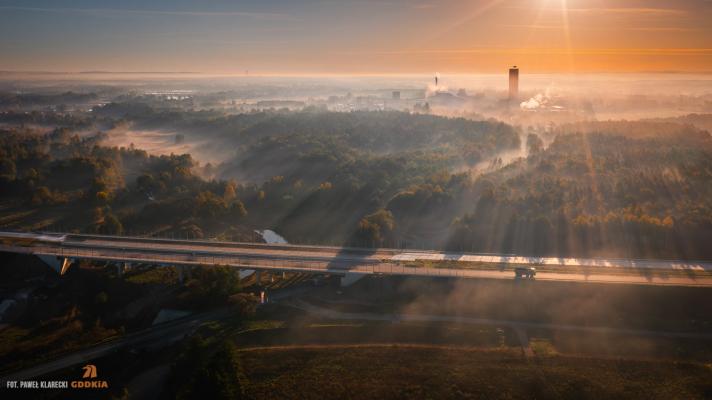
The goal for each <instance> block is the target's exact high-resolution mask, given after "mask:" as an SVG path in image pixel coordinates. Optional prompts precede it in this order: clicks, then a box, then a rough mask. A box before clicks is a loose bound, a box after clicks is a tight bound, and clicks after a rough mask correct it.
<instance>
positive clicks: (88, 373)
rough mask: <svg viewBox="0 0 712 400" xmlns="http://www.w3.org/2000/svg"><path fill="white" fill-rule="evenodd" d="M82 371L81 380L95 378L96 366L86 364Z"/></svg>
mask: <svg viewBox="0 0 712 400" xmlns="http://www.w3.org/2000/svg"><path fill="white" fill-rule="evenodd" d="M82 369H83V370H84V375H83V376H82V378H96V365H93V364H87V365H85V366H84V367H83V368H82Z"/></svg>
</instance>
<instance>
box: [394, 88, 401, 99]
mask: <svg viewBox="0 0 712 400" xmlns="http://www.w3.org/2000/svg"><path fill="white" fill-rule="evenodd" d="M393 100H400V92H399V91H397V90H395V91H393Z"/></svg>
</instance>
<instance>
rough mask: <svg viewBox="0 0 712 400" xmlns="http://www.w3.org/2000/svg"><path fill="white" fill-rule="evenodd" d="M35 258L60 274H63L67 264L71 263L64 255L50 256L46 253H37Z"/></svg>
mask: <svg viewBox="0 0 712 400" xmlns="http://www.w3.org/2000/svg"><path fill="white" fill-rule="evenodd" d="M37 258H39V259H40V260H42V262H44V263H45V264H47V265H48V266H49V267H50V268H52V269H53V270H55V271H56V272H57V273H58V274H59V275H60V276H61V275H64V274H65V273H66V272H67V270H68V269H69V266H70V265H71V264H72V260H71V259H69V258H64V257H57V256H51V255H46V254H37Z"/></svg>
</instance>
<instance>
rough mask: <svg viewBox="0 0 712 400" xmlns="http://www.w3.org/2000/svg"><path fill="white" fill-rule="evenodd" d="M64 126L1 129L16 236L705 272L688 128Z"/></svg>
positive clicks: (401, 121) (324, 118) (112, 109)
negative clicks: (167, 145)
mask: <svg viewBox="0 0 712 400" xmlns="http://www.w3.org/2000/svg"><path fill="white" fill-rule="evenodd" d="M57 114H58V115H54V114H53V113H50V112H43V113H40V114H38V113H35V114H34V116H35V119H34V120H33V121H32V122H31V123H30V122H26V123H22V124H17V123H15V124H12V123H6V124H5V125H4V127H3V128H1V131H0V187H1V189H2V191H3V193H6V195H4V196H3V203H2V209H0V224H2V225H3V226H4V228H6V229H35V230H42V229H49V230H63V231H80V232H103V233H123V234H147V235H161V236H174V237H195V238H221V239H230V240H255V239H256V237H255V235H254V230H262V229H273V230H275V231H277V232H279V233H280V234H281V235H282V236H284V237H285V238H286V239H287V240H288V241H289V242H290V243H321V244H332V245H353V246H365V247H381V246H385V247H412V248H433V249H447V250H453V251H480V252H499V253H517V254H525V255H555V256H596V255H601V256H602V255H606V256H626V257H627V256H636V257H674V258H709V257H711V256H712V253H711V252H710V251H711V250H709V249H708V248H707V247H708V246H706V244H705V243H704V240H703V238H705V237H709V235H710V234H712V200H710V199H711V198H712V196H710V195H711V194H712V193H710V190H712V189H711V188H712V185H710V182H712V137H710V134H709V133H708V132H707V131H704V130H701V129H699V128H697V127H694V126H693V125H688V124H686V123H685V122H684V121H683V122H681V121H677V120H676V121H669V120H660V121H658V120H647V121H608V122H586V123H578V124H563V125H557V126H554V127H551V128H550V129H547V130H546V131H545V132H542V131H541V130H536V129H531V127H530V128H528V129H525V128H524V127H520V126H512V125H508V124H505V123H502V122H498V121H495V120H486V121H472V120H466V119H463V118H446V117H439V116H435V115H427V114H412V113H406V112H397V111H357V112H347V113H343V112H329V111H325V110H322V109H316V108H307V109H305V110H302V111H288V110H284V109H282V110H271V111H254V112H247V113H242V114H236V115H226V114H222V113H219V112H215V111H180V110H165V109H156V108H153V107H151V106H150V105H148V104H144V103H130V102H129V103H109V104H107V105H105V106H102V107H97V108H96V110H95V112H94V113H92V114H82V116H81V117H77V116H74V117H72V118H65V119H63V118H61V117H60V115H61V113H57ZM23 115H25V117H24V118H28V117H27V116H28V115H30V116H32V115H31V114H23ZM4 118H5V121H6V122H10V121H11V120H9V119H8V118H9V117H8V115H7V114H6V115H4ZM695 118H696V119H701V118H702V119H704V117H702V116H695ZM117 126H130V129H133V130H142V129H143V130H148V129H163V130H165V131H168V132H175V138H176V142H180V143H183V142H185V143H186V144H188V145H190V146H194V147H192V148H195V149H201V148H202V149H206V148H207V149H211V148H215V149H219V150H220V152H221V154H223V157H221V159H215V160H209V159H204V158H203V159H200V158H197V157H196V156H195V155H192V154H187V153H186V154H163V155H157V154H149V153H148V152H146V151H144V150H142V149H141V148H140V144H139V145H138V146H136V145H135V144H133V143H126V145H125V146H120V147H116V146H113V147H112V146H108V145H105V144H104V142H105V139H106V138H107V136H108V135H110V134H111V132H112V131H111V129H115V127H117ZM204 153H205V152H203V153H202V154H204ZM208 153H209V151H208ZM507 154H515V156H514V157H506V155H507Z"/></svg>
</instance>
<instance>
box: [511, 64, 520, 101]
mask: <svg viewBox="0 0 712 400" xmlns="http://www.w3.org/2000/svg"><path fill="white" fill-rule="evenodd" d="M517 98H519V68H517V66H516V65H515V66H513V67H512V68H510V69H509V99H510V100H516V99H517Z"/></svg>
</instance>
